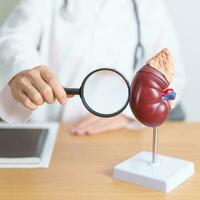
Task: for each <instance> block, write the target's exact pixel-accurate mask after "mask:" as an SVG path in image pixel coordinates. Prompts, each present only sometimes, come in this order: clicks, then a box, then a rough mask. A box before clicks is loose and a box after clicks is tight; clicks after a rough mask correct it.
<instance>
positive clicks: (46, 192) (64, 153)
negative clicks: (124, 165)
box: [0, 123, 200, 200]
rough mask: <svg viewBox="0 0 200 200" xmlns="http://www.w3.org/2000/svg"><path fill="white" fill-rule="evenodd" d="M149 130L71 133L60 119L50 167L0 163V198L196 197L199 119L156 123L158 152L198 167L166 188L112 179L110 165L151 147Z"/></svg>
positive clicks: (181, 199)
mask: <svg viewBox="0 0 200 200" xmlns="http://www.w3.org/2000/svg"><path fill="white" fill-rule="evenodd" d="M151 140H152V130H151V129H145V130H142V131H127V130H120V131H116V132H111V133H105V134H101V135H98V136H93V137H89V136H88V137H75V136H70V135H69V133H68V131H67V125H64V124H61V127H60V131H59V134H58V138H57V142H56V146H55V149H54V153H53V158H52V161H51V165H50V167H49V168H48V169H18V170H17V169H9V170H6V169H1V170H0V200H8V199H9V200H10V199H14V200H32V199H34V200H38V199H39V200H40V199H41V200H79V199H83V200H98V199H101V200H104V199H108V200H112V199H113V200H118V199H119V200H129V199H130V200H141V199H142V200H161V199H162V200H163V199H165V200H199V199H200V123H199V124H198V123H166V124H165V125H163V126H162V127H160V128H159V153H161V154H164V155H169V156H174V157H178V158H181V159H186V160H191V161H193V162H194V163H195V167H196V173H195V175H194V176H193V177H192V178H190V179H189V180H188V181H187V182H185V183H184V184H183V185H181V186H179V187H178V188H177V189H175V190H174V191H172V192H171V193H169V194H164V193H161V192H156V191H153V190H151V189H146V188H143V187H141V186H137V185H134V184H129V183H126V182H121V181H117V180H113V179H112V168H113V166H114V165H116V164H118V163H119V162H121V161H123V160H125V159H127V158H128V157H130V156H133V155H134V154H136V153H137V152H140V151H142V150H151Z"/></svg>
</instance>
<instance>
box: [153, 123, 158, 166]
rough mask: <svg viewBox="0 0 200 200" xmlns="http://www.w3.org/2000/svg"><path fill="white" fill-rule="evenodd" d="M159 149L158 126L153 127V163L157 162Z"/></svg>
mask: <svg viewBox="0 0 200 200" xmlns="http://www.w3.org/2000/svg"><path fill="white" fill-rule="evenodd" d="M157 151H158V127H154V128H153V145H152V163H153V164H156V163H157Z"/></svg>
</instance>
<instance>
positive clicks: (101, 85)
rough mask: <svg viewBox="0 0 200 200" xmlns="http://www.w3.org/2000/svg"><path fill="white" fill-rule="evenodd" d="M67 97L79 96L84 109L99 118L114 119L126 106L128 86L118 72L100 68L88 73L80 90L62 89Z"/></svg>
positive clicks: (128, 95)
mask: <svg viewBox="0 0 200 200" xmlns="http://www.w3.org/2000/svg"><path fill="white" fill-rule="evenodd" d="M64 89H65V92H66V93H67V94H68V95H79V96H80V98H81V100H82V102H83V105H84V106H85V108H86V109H87V110H88V111H89V112H91V113H92V114H94V115H96V116H99V117H114V116H116V115H118V114H120V113H121V112H122V111H123V110H124V109H125V108H126V106H127V105H128V103H129V99H130V85H129V82H128V81H127V80H126V78H125V77H124V76H123V75H122V74H121V73H120V72H118V71H116V70H114V69H110V68H100V69H96V70H94V71H92V72H91V73H89V74H88V75H87V76H86V77H85V79H84V80H83V82H82V84H81V87H80V88H64Z"/></svg>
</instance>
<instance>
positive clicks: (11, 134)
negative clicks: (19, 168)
mask: <svg viewBox="0 0 200 200" xmlns="http://www.w3.org/2000/svg"><path fill="white" fill-rule="evenodd" d="M47 134H48V129H37V128H36V129H26V128H20V129H12V128H0V158H26V157H29V158H30V157H40V155H41V153H42V150H43V147H44V143H45V141H46V137H47Z"/></svg>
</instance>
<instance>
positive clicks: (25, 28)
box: [0, 0, 43, 123]
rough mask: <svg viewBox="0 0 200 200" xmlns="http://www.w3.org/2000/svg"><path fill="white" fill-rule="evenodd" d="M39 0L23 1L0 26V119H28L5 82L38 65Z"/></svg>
mask: <svg viewBox="0 0 200 200" xmlns="http://www.w3.org/2000/svg"><path fill="white" fill-rule="evenodd" d="M42 2H43V1H41V0H23V1H21V2H20V3H19V5H18V6H17V7H16V8H15V10H14V11H13V12H12V14H11V15H10V16H9V17H8V19H7V20H6V22H5V23H4V24H3V26H2V27H1V29H0V52H1V53H0V118H2V119H4V120H5V121H7V122H9V123H22V122H25V121H26V120H28V118H29V116H30V115H31V111H29V110H28V109H26V108H25V107H24V106H22V105H21V104H20V103H18V102H17V101H15V100H14V98H13V96H12V94H11V91H10V88H9V86H8V83H9V81H10V80H11V79H12V78H13V77H14V76H15V75H16V74H18V73H19V72H21V71H23V70H27V69H30V68H33V67H35V66H38V65H40V64H41V63H40V59H39V53H38V45H39V41H40V38H41V34H42V27H43V20H42V19H43V18H42V17H41V10H42V5H43V3H42Z"/></svg>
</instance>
